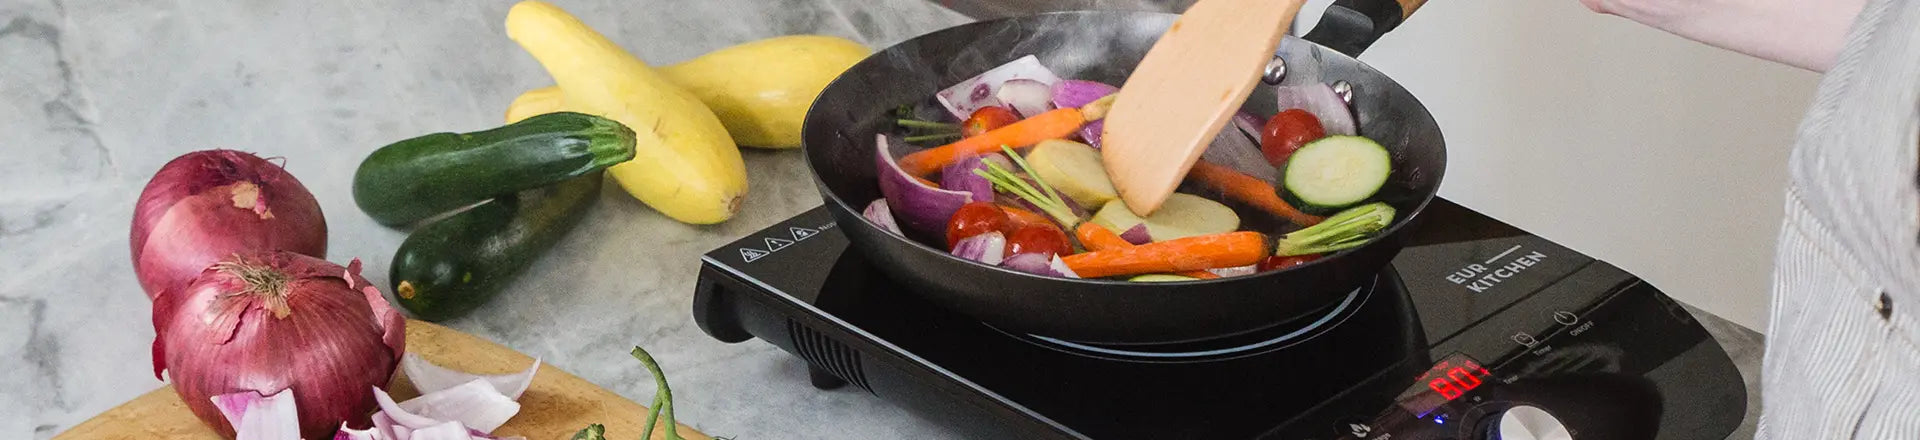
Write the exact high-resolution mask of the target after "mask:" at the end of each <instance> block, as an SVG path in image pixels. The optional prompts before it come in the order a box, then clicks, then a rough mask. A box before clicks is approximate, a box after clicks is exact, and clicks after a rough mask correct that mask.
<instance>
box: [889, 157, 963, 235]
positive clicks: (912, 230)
mask: <svg viewBox="0 0 1920 440" xmlns="http://www.w3.org/2000/svg"><path fill="white" fill-rule="evenodd" d="M874 138H875V139H874V153H873V154H874V156H873V161H874V164H875V165H876V166H877V168H879V174H880V176H879V179H880V194H882V195H884V196H886V198H887V207H888V208H890V209H892V210H893V218H894V220H896V221H899V222H900V229H901V230H903V231H906V232H907V233H908V234H909V236H913V237H937V236H938V235H937V234H939V233H940V232H941V231H945V230H946V227H947V219H948V218H950V217H953V212H954V211H958V210H959V209H960V205H965V204H967V202H968V201H971V200H973V193H967V192H960V191H948V190H944V189H940V188H939V187H938V186H932V185H929V184H924V183H921V181H920V180H919V179H918V178H916V177H914V175H913V174H908V173H907V172H906V171H904V170H901V169H900V165H899V164H898V163H897V162H895V161H894V160H893V155H892V154H890V153H889V151H891V149H890V148H888V146H887V144H888V143H889V141H888V140H887V135H885V134H881V135H875V136H874Z"/></svg>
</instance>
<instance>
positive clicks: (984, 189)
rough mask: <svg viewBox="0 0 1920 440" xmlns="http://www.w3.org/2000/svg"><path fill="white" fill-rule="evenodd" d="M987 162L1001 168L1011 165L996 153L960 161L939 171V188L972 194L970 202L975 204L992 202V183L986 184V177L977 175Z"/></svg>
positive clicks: (985, 166) (985, 167)
mask: <svg viewBox="0 0 1920 440" xmlns="http://www.w3.org/2000/svg"><path fill="white" fill-rule="evenodd" d="M989 161H991V162H993V163H995V164H999V165H1000V166H1002V167H1006V166H1011V165H1012V163H1011V162H1007V158H1006V157H1003V156H1001V155H999V154H997V153H989V154H982V155H979V156H973V157H969V158H966V159H961V160H960V161H958V162H954V163H953V164H952V165H947V167H946V168H945V169H942V170H941V171H940V188H942V189H946V190H948V191H960V192H965V193H969V194H973V198H972V200H973V201H976V202H991V201H993V183H992V182H988V181H987V178H986V176H981V175H980V174H978V171H979V170H985V169H987V165H986V162H989Z"/></svg>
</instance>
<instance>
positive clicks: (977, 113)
mask: <svg viewBox="0 0 1920 440" xmlns="http://www.w3.org/2000/svg"><path fill="white" fill-rule="evenodd" d="M1015 122H1020V116H1019V115H1015V114H1013V110H1007V108H1006V107H1001V106H997V105H996V106H988V107H981V108H980V109H979V110H974V111H973V115H971V116H967V120H966V121H965V122H961V123H960V135H961V136H965V137H974V136H978V135H980V133H986V132H988V131H991V130H993V129H995V128H1000V127H1005V126H1007V124H1012V123H1015Z"/></svg>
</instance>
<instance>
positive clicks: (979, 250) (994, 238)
mask: <svg viewBox="0 0 1920 440" xmlns="http://www.w3.org/2000/svg"><path fill="white" fill-rule="evenodd" d="M952 253H953V256H955V257H960V258H965V259H968V260H973V261H978V262H981V263H984V264H988V265H999V264H1000V261H1001V260H1003V259H1005V258H1006V256H1007V236H1006V234H1001V233H1000V231H993V232H988V233H984V234H978V235H974V236H972V237H967V238H963V239H960V242H959V243H955V244H954V245H953V252H952Z"/></svg>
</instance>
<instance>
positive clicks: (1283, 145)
mask: <svg viewBox="0 0 1920 440" xmlns="http://www.w3.org/2000/svg"><path fill="white" fill-rule="evenodd" d="M1323 137H1327V129H1326V128H1325V127H1322V126H1321V125H1320V118H1316V117H1314V116H1313V113H1308V112H1307V111H1306V110H1301V109H1297V108H1296V109H1292V110H1287V111H1284V112H1280V113H1279V114H1276V115H1273V119H1268V120H1267V125H1266V126H1264V127H1261V128H1260V152H1261V153H1262V154H1265V155H1266V156H1267V163H1271V164H1273V166H1276V167H1277V166H1285V165H1286V164H1287V158H1288V157H1292V156H1293V152H1294V150H1299V149H1300V147H1301V146H1302V145H1306V144H1307V143H1308V142H1313V141H1314V140H1317V139H1320V138H1323Z"/></svg>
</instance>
